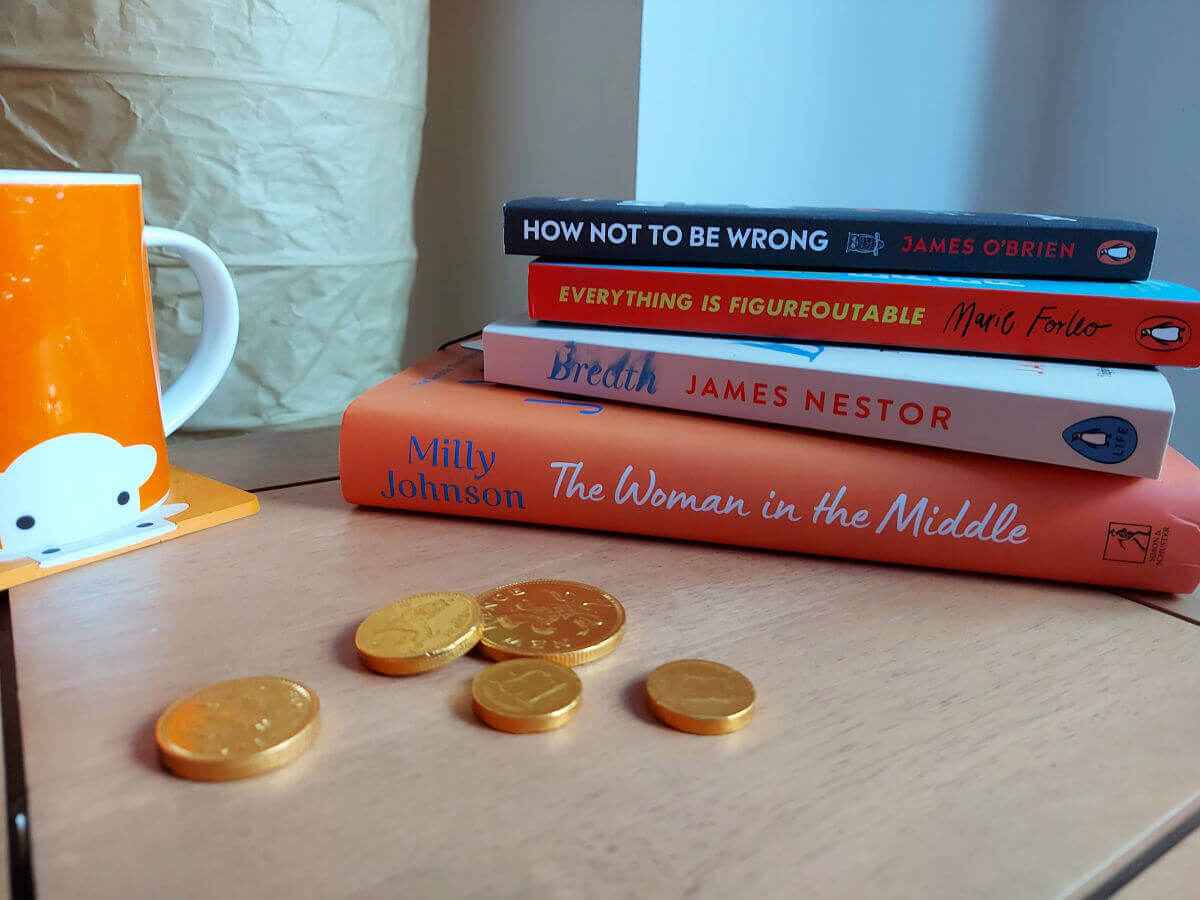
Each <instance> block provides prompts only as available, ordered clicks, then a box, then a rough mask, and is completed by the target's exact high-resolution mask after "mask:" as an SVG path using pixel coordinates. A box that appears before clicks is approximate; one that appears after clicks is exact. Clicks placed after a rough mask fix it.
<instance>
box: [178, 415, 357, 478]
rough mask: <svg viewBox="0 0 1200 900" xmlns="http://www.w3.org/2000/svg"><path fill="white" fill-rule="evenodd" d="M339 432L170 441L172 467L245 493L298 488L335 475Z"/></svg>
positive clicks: (266, 433)
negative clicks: (296, 486)
mask: <svg viewBox="0 0 1200 900" xmlns="http://www.w3.org/2000/svg"><path fill="white" fill-rule="evenodd" d="M337 442H338V429H337V428H336V427H329V428H308V429H300V430H297V431H264V432H259V433H257V434H253V435H240V436H234V437H220V438H202V439H195V438H193V437H192V436H191V435H188V434H182V435H179V436H178V437H173V438H171V439H170V440H169V441H168V442H167V444H168V449H167V454H168V455H169V456H170V457H171V464H172V465H175V466H179V467H180V468H181V469H188V470H189V471H192V472H199V473H200V474H201V475H207V476H208V477H209V478H215V479H217V480H218V481H223V482H225V483H226V484H232V485H233V486H234V487H237V488H241V489H242V490H244V491H257V490H262V489H263V488H270V487H277V486H279V485H283V484H299V483H301V482H306V481H316V480H318V479H321V478H336V477H337V474H338V450H337Z"/></svg>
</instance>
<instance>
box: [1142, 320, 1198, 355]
mask: <svg viewBox="0 0 1200 900" xmlns="http://www.w3.org/2000/svg"><path fill="white" fill-rule="evenodd" d="M1134 337H1135V338H1136V339H1137V342H1138V343H1139V344H1141V345H1142V346H1143V347H1145V348H1146V349H1147V350H1158V351H1162V352H1166V351H1168V350H1178V349H1179V348H1180V347H1182V346H1184V345H1185V344H1187V342H1188V341H1190V340H1191V339H1192V327H1191V326H1190V325H1188V323H1187V322H1185V321H1183V319H1181V318H1179V317H1178V316H1151V317H1150V318H1148V319H1143V320H1142V323H1141V324H1140V325H1138V327H1137V333H1136V334H1135V335H1134Z"/></svg>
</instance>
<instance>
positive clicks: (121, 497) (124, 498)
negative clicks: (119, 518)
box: [117, 491, 129, 506]
mask: <svg viewBox="0 0 1200 900" xmlns="http://www.w3.org/2000/svg"><path fill="white" fill-rule="evenodd" d="M117 502H118V503H120V504H121V505H122V506H124V505H125V504H126V503H128V502H129V491H121V493H119V494H117Z"/></svg>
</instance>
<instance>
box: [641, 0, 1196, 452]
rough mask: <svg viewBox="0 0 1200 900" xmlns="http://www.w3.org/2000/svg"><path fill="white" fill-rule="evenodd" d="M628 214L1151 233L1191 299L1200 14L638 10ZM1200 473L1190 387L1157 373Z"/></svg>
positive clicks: (1051, 1)
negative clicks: (1003, 217)
mask: <svg viewBox="0 0 1200 900" xmlns="http://www.w3.org/2000/svg"><path fill="white" fill-rule="evenodd" d="M643 21H644V26H643V33H642V76H641V97H640V101H639V102H640V109H639V119H640V121H639V140H638V173H637V196H638V197H639V198H641V199H648V200H660V199H670V200H694V201H700V200H713V201H728V202H742V203H766V204H780V205H784V204H804V203H809V204H814V205H818V204H833V205H841V206H891V207H901V208H904V207H915V208H923V209H993V210H1001V211H1013V212H1048V213H1059V214H1076V215H1098V216H1112V217H1118V218H1131V219H1137V220H1141V221H1146V222H1151V223H1154V224H1157V225H1158V226H1159V227H1160V229H1161V237H1160V242H1159V250H1158V253H1157V255H1156V262H1155V266H1154V275H1155V277H1159V278H1167V279H1170V280H1175V281H1181V282H1184V283H1186V284H1191V285H1192V286H1193V287H1200V254H1198V253H1197V248H1198V246H1200V162H1198V161H1197V148H1200V104H1198V102H1197V87H1196V86H1197V84H1200V53H1198V52H1197V49H1196V48H1197V47H1198V46H1200V3H1195V2H1194V0H1148V2H1145V3H1131V2H1128V0H1094V2H1087V3H1082V2H1071V0H923V2H920V3H903V4H900V3H897V4H883V3H862V2H858V3H855V2H844V0H804V2H797V0H755V2H752V3H735V2H732V0H646V2H645V9H644V14H643ZM1164 371H1165V372H1166V373H1167V377H1168V379H1169V380H1170V381H1171V383H1172V385H1173V386H1174V388H1175V392H1176V404H1177V407H1178V410H1179V411H1178V413H1177V416H1176V423H1175V432H1174V438H1173V443H1174V444H1175V445H1176V446H1177V447H1178V448H1179V449H1181V450H1182V451H1183V452H1184V453H1185V454H1186V455H1188V456H1189V457H1191V458H1192V459H1193V460H1197V461H1200V373H1198V372H1197V370H1180V369H1166V370H1164Z"/></svg>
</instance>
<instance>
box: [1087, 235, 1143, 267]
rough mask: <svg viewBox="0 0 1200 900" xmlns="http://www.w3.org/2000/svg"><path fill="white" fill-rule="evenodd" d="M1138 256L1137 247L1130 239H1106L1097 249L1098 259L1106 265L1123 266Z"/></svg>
mask: <svg viewBox="0 0 1200 900" xmlns="http://www.w3.org/2000/svg"><path fill="white" fill-rule="evenodd" d="M1135 256H1137V248H1136V247H1134V246H1133V244H1131V243H1129V241H1105V242H1104V243H1103V244H1101V245H1100V246H1099V247H1098V248H1097V249H1096V259H1098V260H1100V262H1102V263H1104V264H1105V265H1106V266H1123V265H1125V263H1127V262H1129V261H1130V260H1131V259H1133V258H1134V257H1135Z"/></svg>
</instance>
